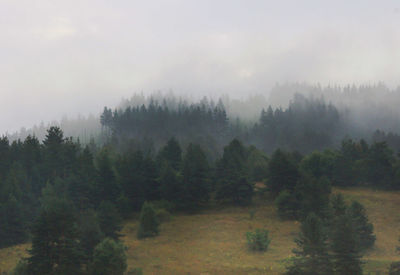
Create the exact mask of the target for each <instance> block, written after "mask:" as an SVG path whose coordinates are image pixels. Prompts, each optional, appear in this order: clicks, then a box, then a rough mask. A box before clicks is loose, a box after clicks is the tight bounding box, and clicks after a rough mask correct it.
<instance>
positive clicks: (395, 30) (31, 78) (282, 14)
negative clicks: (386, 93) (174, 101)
mask: <svg viewBox="0 0 400 275" xmlns="http://www.w3.org/2000/svg"><path fill="white" fill-rule="evenodd" d="M286 81H289V82H294V81H306V82H309V83H316V82H319V83H322V84H329V83H331V84H333V83H335V84H347V83H356V84H365V83H374V82H377V81H384V82H385V83H386V84H387V85H389V86H391V87H395V86H397V85H398V84H400V1H398V0H392V1H384V0H376V1H368V0H359V1H356V0H351V1H349V0H347V1H340V0H335V1H321V0H315V1H302V0H293V1H282V0H281V1H267V0H263V1H257V0H241V1H239V0H164V1H161V0H160V1H151V0H140V1H135V0H130V1H118V0H114V1H111V0H107V1H106V0H68V1H67V0H64V1H61V0H48V1H47V0H0V94H1V100H0V133H2V132H5V131H7V130H8V131H13V130H17V129H19V128H20V127H21V126H28V127H30V126H32V125H33V124H34V123H39V122H40V121H41V120H44V121H49V120H52V119H59V118H60V117H61V116H62V115H64V114H68V115H72V116H74V115H75V114H77V113H81V114H86V113H88V112H92V113H98V112H100V111H101V109H102V107H103V106H104V105H108V106H113V105H115V104H116V103H117V102H118V101H119V100H120V98H121V97H129V96H130V95H131V94H132V93H134V92H140V91H143V92H145V93H151V92H153V91H155V90H164V91H168V90H170V89H172V90H173V91H174V92H176V93H178V94H180V93H191V94H197V95H199V94H204V95H210V94H222V93H230V94H232V95H234V96H243V95H246V94H255V93H265V92H267V91H268V90H269V88H270V87H271V86H272V85H274V84H275V83H276V82H280V83H282V82H286Z"/></svg>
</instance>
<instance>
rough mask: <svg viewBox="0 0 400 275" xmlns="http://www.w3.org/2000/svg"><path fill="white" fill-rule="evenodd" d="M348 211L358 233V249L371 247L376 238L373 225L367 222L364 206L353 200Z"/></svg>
mask: <svg viewBox="0 0 400 275" xmlns="http://www.w3.org/2000/svg"><path fill="white" fill-rule="evenodd" d="M348 212H349V215H350V217H351V219H352V222H353V225H354V228H355V231H356V233H357V235H358V249H359V250H360V251H363V250H365V249H368V248H370V247H372V246H373V245H374V243H375V239H376V237H375V235H374V234H373V231H374V226H373V225H372V223H370V222H369V220H368V216H367V213H366V211H365V208H364V206H363V205H362V204H361V203H359V202H357V201H354V202H353V203H352V204H351V205H350V207H349V209H348Z"/></svg>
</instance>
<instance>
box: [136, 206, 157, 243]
mask: <svg viewBox="0 0 400 275" xmlns="http://www.w3.org/2000/svg"><path fill="white" fill-rule="evenodd" d="M159 224H160V223H159V221H158V219H157V217H156V212H155V211H154V208H153V205H152V204H151V203H148V202H145V203H144V204H143V206H142V211H141V212H140V224H139V230H138V232H137V237H138V238H139V239H143V238H147V237H153V236H156V235H158V226H159Z"/></svg>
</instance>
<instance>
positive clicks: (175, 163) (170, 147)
mask: <svg viewBox="0 0 400 275" xmlns="http://www.w3.org/2000/svg"><path fill="white" fill-rule="evenodd" d="M158 159H159V162H160V163H162V162H163V161H167V162H168V163H169V165H171V167H172V168H173V169H175V171H178V170H179V169H180V167H181V163H182V149H181V146H180V145H179V143H178V141H177V140H176V139H175V138H174V137H172V138H171V139H170V140H168V142H167V144H166V145H165V146H164V147H163V148H162V149H161V151H160V152H159V155H158Z"/></svg>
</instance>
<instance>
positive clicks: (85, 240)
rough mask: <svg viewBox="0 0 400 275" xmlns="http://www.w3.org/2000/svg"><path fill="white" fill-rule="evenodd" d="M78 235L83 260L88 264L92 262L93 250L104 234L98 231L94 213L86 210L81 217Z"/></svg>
mask: <svg viewBox="0 0 400 275" xmlns="http://www.w3.org/2000/svg"><path fill="white" fill-rule="evenodd" d="M79 235H80V238H79V239H80V241H79V242H80V246H81V248H82V250H83V253H84V254H85V259H86V261H87V262H90V261H91V260H92V256H93V250H94V248H95V247H96V245H97V244H98V243H100V242H101V240H103V239H104V234H103V232H102V231H101V229H100V225H99V222H98V219H97V216H96V212H95V211H93V210H88V211H86V212H84V213H83V214H82V215H81V217H80V222H79Z"/></svg>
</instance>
